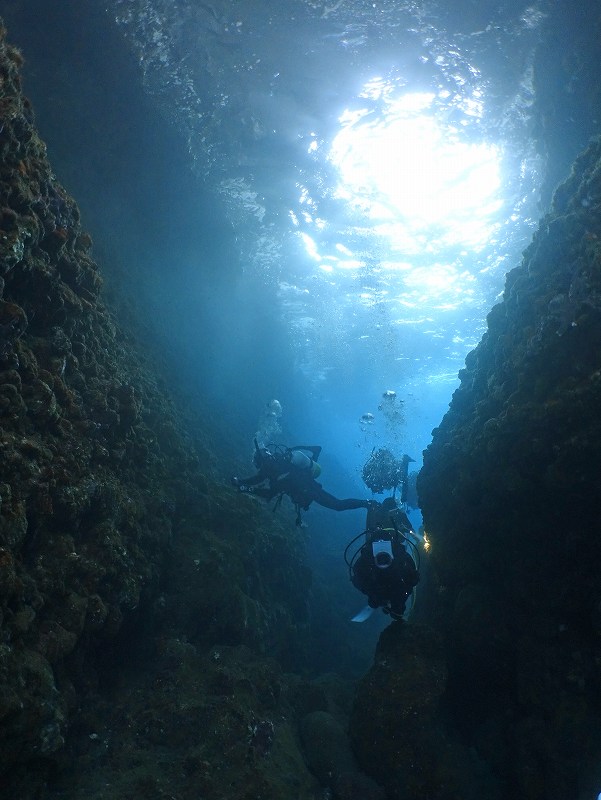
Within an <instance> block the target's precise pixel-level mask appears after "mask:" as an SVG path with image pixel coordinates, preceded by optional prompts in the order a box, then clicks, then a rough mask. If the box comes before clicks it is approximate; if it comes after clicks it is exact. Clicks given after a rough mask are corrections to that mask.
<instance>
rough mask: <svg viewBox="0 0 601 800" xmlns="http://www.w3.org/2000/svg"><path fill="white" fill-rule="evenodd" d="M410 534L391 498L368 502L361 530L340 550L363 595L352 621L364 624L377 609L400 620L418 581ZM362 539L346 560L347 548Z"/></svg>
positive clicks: (408, 524) (394, 500)
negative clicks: (365, 596) (365, 598)
mask: <svg viewBox="0 0 601 800" xmlns="http://www.w3.org/2000/svg"><path fill="white" fill-rule="evenodd" d="M410 533H412V529H411V523H410V522H409V519H408V517H407V515H406V514H405V512H404V511H403V510H402V509H401V508H399V507H398V506H397V503H396V499H395V498H394V497H388V498H386V500H384V501H383V502H382V503H377V502H373V503H371V505H370V507H369V510H368V512H367V520H366V523H365V531H363V532H362V533H360V534H359V535H358V536H356V537H355V538H354V539H353V540H352V541H351V542H349V544H348V545H347V547H346V549H345V551H344V560H345V561H346V563H347V565H348V568H349V576H350V579H351V582H352V583H353V586H355V587H356V588H357V589H359V591H360V592H363V594H365V595H367V602H368V605H367V606H366V607H365V608H364V609H362V611H360V612H359V613H358V614H356V615H355V616H354V617H353V618H352V621H353V622H364V621H365V620H366V619H368V617H370V616H371V614H372V613H373V611H374V609H376V608H380V607H381V608H382V611H384V613H385V614H390V616H391V618H392V619H394V620H400V619H402V618H403V614H404V613H405V605H406V603H407V599H408V598H409V596H410V595H411V594H412V593H413V589H414V587H415V586H416V585H417V584H418V582H419V552H418V550H417V547H416V546H415V544H414V543H413V541H412V540H411V538H409V534H410ZM362 536H364V537H365V541H364V543H363V544H362V545H361V546H360V547H359V548H358V550H356V551H355V553H354V554H353V556H352V557H351V558H350V560H349V558H348V552H349V549H350V548H351V547H352V545H353V544H354V543H355V542H356V541H357V540H358V539H359V538H361V537H362ZM407 546H409V547H410V548H411V551H412V552H413V556H412V555H410V554H409V552H408V551H407V549H406V547H407Z"/></svg>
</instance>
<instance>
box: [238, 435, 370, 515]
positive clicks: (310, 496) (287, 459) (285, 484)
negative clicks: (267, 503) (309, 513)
mask: <svg viewBox="0 0 601 800" xmlns="http://www.w3.org/2000/svg"><path fill="white" fill-rule="evenodd" d="M307 453H310V456H309V455H307ZM320 453H321V447H318V446H310V445H295V446H294V447H283V446H282V445H268V446H267V447H259V445H258V443H257V441H256V439H255V454H254V456H253V463H254V465H255V467H256V468H257V473H256V475H252V476H251V477H249V478H237V477H234V478H232V483H233V484H234V486H237V487H238V490H239V491H241V492H248V493H250V494H254V495H256V496H257V497H262V498H263V499H264V500H273V498H274V497H277V498H278V499H281V498H282V496H283V495H285V494H287V495H288V496H289V497H290V499H291V500H292V502H293V503H294V505H295V506H296V509H297V514H298V516H297V524H300V509H303V510H304V511H306V510H307V509H308V508H309V506H310V505H311V503H318V505H320V506H324V508H331V509H332V510H333V511H348V510H351V509H355V508H369V505H370V503H369V501H368V500H359V499H357V498H354V497H349V498H346V499H340V498H338V497H334V495H333V494H330V493H329V492H326V491H325V489H324V488H323V486H322V485H321V484H320V483H318V482H317V481H316V478H317V477H318V476H319V475H320V473H321V467H320V466H319V464H318V463H317V459H318V458H319V454H320ZM265 483H266V484H267V485H265V486H260V484H265ZM255 487H256V488H255Z"/></svg>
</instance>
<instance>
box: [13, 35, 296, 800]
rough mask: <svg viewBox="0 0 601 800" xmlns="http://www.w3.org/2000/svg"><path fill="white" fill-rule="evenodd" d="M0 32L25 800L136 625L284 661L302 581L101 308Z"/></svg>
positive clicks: (18, 734)
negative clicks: (220, 477) (219, 477)
mask: <svg viewBox="0 0 601 800" xmlns="http://www.w3.org/2000/svg"><path fill="white" fill-rule="evenodd" d="M0 33H1V41H0V456H1V457H0V787H1V788H2V790H3V791H8V792H9V793H11V796H23V797H29V796H31V797H33V796H38V794H37V791H38V790H37V789H36V786H38V785H41V784H43V783H44V779H45V775H46V774H47V773H48V772H49V771H51V770H52V769H53V764H55V762H56V759H58V758H59V757H60V752H61V750H62V749H63V746H64V743H65V738H66V737H67V734H68V731H69V725H70V721H71V719H72V717H73V715H74V714H75V712H76V710H77V709H78V707H79V706H80V704H81V703H82V701H83V700H85V698H86V697H87V696H88V695H89V694H90V692H93V691H94V689H95V687H97V685H98V682H99V680H101V679H102V678H103V670H105V671H106V664H107V663H108V662H111V661H112V663H113V664H114V665H117V666H118V665H119V658H120V656H119V651H120V649H122V650H123V651H125V654H124V656H121V658H123V657H125V658H126V657H127V652H126V651H127V640H128V639H129V638H130V637H129V634H131V633H132V632H133V631H134V630H135V623H136V620H137V619H144V621H145V623H144V624H145V625H146V626H147V628H146V631H145V633H146V635H147V641H146V645H145V646H146V647H147V648H148V652H150V653H151V652H152V648H153V645H152V637H153V635H156V636H165V635H167V633H166V631H168V630H169V635H171V636H172V637H174V638H175V640H176V641H179V638H177V637H181V638H182V639H185V638H187V639H189V640H190V641H192V642H194V643H195V644H194V645H190V646H191V647H195V646H198V647H199V648H200V649H201V650H202V649H203V648H209V647H210V646H212V645H213V644H214V643H223V644H224V645H228V646H233V647H235V646H242V645H246V646H248V647H250V648H252V651H251V652H265V651H267V650H269V652H270V654H271V655H273V656H274V657H276V658H278V657H280V656H285V654H288V656H289V657H291V658H298V659H299V663H301V662H302V650H303V646H304V644H305V640H304V639H303V631H304V630H305V629H306V625H307V609H306V596H307V591H308V583H309V576H308V572H307V571H306V570H303V566H302V565H303V553H302V548H301V546H300V544H299V542H300V538H298V539H297V540H294V536H288V537H287V538H284V534H283V533H282V532H281V531H280V534H279V536H277V537H273V536H271V535H270V534H271V532H272V531H273V530H274V525H275V523H274V522H273V521H272V520H271V515H268V514H266V513H265V512H263V511H262V510H261V509H259V508H258V507H255V506H254V505H253V504H252V502H250V501H248V500H247V499H246V498H245V499H243V500H242V499H238V498H237V497H236V496H235V495H234V494H233V492H231V490H230V489H227V488H224V487H221V486H219V485H218V484H216V483H215V482H214V481H212V479H211V468H212V457H211V454H210V453H209V452H208V451H207V450H206V448H205V447H204V445H203V439H202V431H197V432H196V434H195V435H194V436H193V437H191V436H189V435H188V436H186V435H185V434H183V433H182V429H181V425H180V423H179V422H178V415H177V413H176V409H175V406H174V405H173V403H172V402H171V401H170V400H169V399H168V397H167V396H166V394H165V393H164V392H163V391H162V390H161V389H159V388H158V384H157V379H156V376H155V375H154V374H153V371H152V369H151V368H150V367H149V366H148V365H147V363H146V362H145V359H144V357H143V356H141V355H140V351H139V349H138V348H137V347H136V346H134V344H133V342H132V341H131V340H130V338H129V337H128V335H127V334H126V333H125V332H124V328H122V327H121V326H120V325H119V324H118V321H116V320H114V319H113V318H112V316H111V314H110V313H109V312H108V311H107V309H106V308H105V307H104V305H103V303H102V301H101V300H100V290H101V278H100V275H99V271H98V268H97V266H96V264H95V263H94V261H93V260H92V258H91V254H90V253H91V246H92V241H91V238H90V236H89V235H88V234H87V233H86V232H85V231H84V230H83V229H82V227H81V224H80V218H79V211H78V208H77V205H76V204H75V202H74V201H73V199H72V198H71V197H70V196H69V195H68V194H67V192H66V191H65V190H64V188H63V187H62V186H61V184H60V183H59V182H58V180H57V179H56V177H55V176H54V175H53V173H52V171H51V168H50V165H49V163H48V160H47V157H46V148H45V145H44V144H43V142H42V141H41V140H40V138H39V136H38V134H37V132H36V129H35V126H34V119H33V112H32V109H31V106H30V104H29V102H28V101H27V99H26V98H24V97H23V95H22V93H21V86H20V79H19V67H20V65H21V60H22V59H21V55H20V53H19V51H18V50H16V49H15V48H14V47H11V46H10V45H8V44H7V43H6V42H5V31H4V29H2V30H1V32H0ZM268 517H269V519H268ZM249 575H251V576H252V580H251V579H250V578H249ZM124 631H125V633H126V634H128V635H127V636H126V635H124V633H123V632H124ZM135 641H136V640H135V637H134V642H135ZM139 641H140V640H139V639H138V642H139ZM182 647H183V645H182ZM111 654H112V655H111Z"/></svg>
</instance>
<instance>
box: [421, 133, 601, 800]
mask: <svg viewBox="0 0 601 800" xmlns="http://www.w3.org/2000/svg"><path fill="white" fill-rule="evenodd" d="M600 176H601V142H600V141H599V140H597V141H594V142H593V143H592V145H591V146H590V147H589V148H588V149H587V150H586V151H585V152H584V153H583V155H581V156H580V157H579V158H578V160H577V161H576V164H575V166H574V168H573V171H572V174H571V176H570V178H569V180H568V181H567V182H566V183H565V184H564V185H563V186H561V187H560V188H559V189H558V190H557V192H556V194H555V198H554V205H553V209H552V211H551V212H550V213H549V214H548V215H547V216H546V217H545V218H544V219H543V220H542V222H541V225H540V228H539V230H538V232H537V234H536V235H535V237H534V240H533V242H532V244H531V245H530V247H529V248H528V249H527V251H526V252H525V254H524V259H523V262H522V264H521V265H520V266H519V267H518V268H516V269H514V270H513V271H512V272H510V273H509V275H508V278H507V282H506V288H505V292H504V296H503V301H502V302H501V303H500V304H498V305H497V306H495V307H494V308H493V309H492V311H491V313H490V314H489V316H488V331H487V333H486V334H485V336H484V338H483V340H482V342H481V343H480V344H479V346H478V347H477V348H476V349H475V350H474V351H473V352H472V353H470V355H469V356H468V358H467V359H466V368H465V369H464V370H462V372H461V373H460V377H461V385H460V387H459V389H458V390H457V391H456V392H455V394H454V396H453V400H452V403H451V406H450V410H449V412H448V413H447V415H446V416H445V417H444V419H443V421H442V423H441V425H440V427H439V428H437V429H436V430H435V431H434V437H433V441H432V444H431V445H430V447H429V448H428V450H427V451H426V454H425V461H424V468H423V470H422V472H421V474H420V477H419V481H418V491H419V495H420V500H421V503H422V506H423V511H424V520H425V525H426V529H427V531H428V533H429V534H430V536H431V539H432V561H431V563H432V565H433V567H434V570H435V573H436V587H435V592H436V596H435V598H434V600H433V609H434V619H435V623H436V624H437V626H438V627H439V628H440V630H442V631H443V632H444V633H445V636H446V642H447V644H446V648H447V654H448V666H449V678H448V685H447V694H446V701H447V703H448V707H449V709H450V713H451V715H452V718H453V720H454V724H455V725H456V726H458V727H459V728H460V729H461V730H462V732H463V733H464V735H465V736H466V737H468V740H469V741H471V742H472V743H473V744H474V745H475V746H476V747H477V748H478V751H479V753H480V754H481V755H484V757H485V758H486V760H487V761H488V762H489V763H490V764H492V765H493V766H494V769H495V772H496V774H497V776H498V777H499V778H500V780H501V782H502V785H504V786H505V787H506V790H507V791H509V790H511V791H513V792H514V794H515V796H519V797H521V798H525V799H527V800H530V799H531V798H532V800H534V799H535V798H536V799H537V800H538V799H540V800H542V799H543V798H546V800H549V799H550V798H560V797H568V796H570V797H590V796H594V794H595V792H597V791H598V789H599V787H600V786H601V768H600V767H599V753H601V683H600V680H599V664H600V663H601V572H600V571H599V564H600V563H601V539H600V537H599V530H601V505H600V503H599V497H600V496H601V425H600V424H599V408H600V407H601V406H600V403H601V180H600Z"/></svg>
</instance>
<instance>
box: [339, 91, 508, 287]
mask: <svg viewBox="0 0 601 800" xmlns="http://www.w3.org/2000/svg"><path fill="white" fill-rule="evenodd" d="M434 101H435V95H434V94H432V93H411V94H405V95H403V96H401V97H400V98H398V99H397V100H395V101H392V100H391V101H390V102H388V104H387V106H388V108H387V113H386V114H385V115H384V116H382V115H378V116H377V117H376V115H374V114H373V112H370V111H369V110H368V109H367V108H366V109H360V110H357V111H353V112H348V111H347V112H345V113H344V114H343V115H342V117H341V120H340V122H341V130H340V132H339V134H338V135H337V136H336V138H335V140H334V142H333V145H332V149H331V159H332V161H333V163H334V164H335V165H336V167H337V168H338V171H339V175H340V183H339V185H338V187H337V190H336V193H337V196H338V197H339V198H341V199H343V200H345V201H346V202H347V203H349V204H350V205H351V206H352V207H354V209H355V210H356V211H358V212H359V213H361V214H363V215H364V216H365V218H366V220H368V221H369V225H370V226H371V228H372V230H373V232H374V234H376V235H377V236H380V237H382V238H383V239H384V240H386V241H387V244H388V247H389V248H390V255H389V259H388V262H389V264H390V265H391V266H393V265H394V258H391V257H390V256H394V255H395V254H396V255H397V256H398V257H399V258H403V259H404V261H405V263H404V265H403V267H401V271H403V272H404V279H405V283H406V285H407V286H411V285H412V286H413V287H414V288H417V287H420V288H421V292H422V294H423V293H424V292H426V293H430V292H434V293H436V292H438V291H439V290H441V289H447V290H450V291H452V289H453V284H455V283H459V284H461V283H462V282H463V281H464V280H467V282H468V283H469V277H470V276H469V274H468V273H466V272H465V271H464V270H462V269H461V267H460V265H458V264H457V263H453V262H455V261H456V255H457V248H460V249H461V250H469V251H471V253H472V254H474V253H478V252H480V251H481V250H482V249H483V248H484V247H485V246H486V244H487V243H488V242H489V241H490V238H491V236H492V235H493V233H494V230H495V225H496V219H497V217H498V212H499V210H500V208H501V205H502V201H501V199H500V198H499V188H500V184H501V181H500V167H499V154H498V152H497V148H496V147H495V146H494V145H492V144H489V143H482V142H474V141H467V140H466V135H465V131H464V130H463V128H462V126H461V125H460V124H459V125H458V124H453V125H450V124H445V123H444V120H442V121H441V120H440V119H438V118H437V117H436V116H435V114H434V112H433V108H432V107H433V103H434ZM471 111H472V114H474V115H475V114H476V113H477V107H473V108H472V109H471ZM445 255H446V256H447V258H446V261H447V262H448V263H445ZM415 256H418V257H419V258H418V259H414V260H415V263H413V262H412V258H413V257H415ZM424 256H426V257H427V258H428V259H431V260H432V262H433V263H431V264H426V265H424V263H423V257H424ZM434 262H435V263H434ZM340 266H344V264H343V263H341V264H340ZM422 300H423V298H422Z"/></svg>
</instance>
